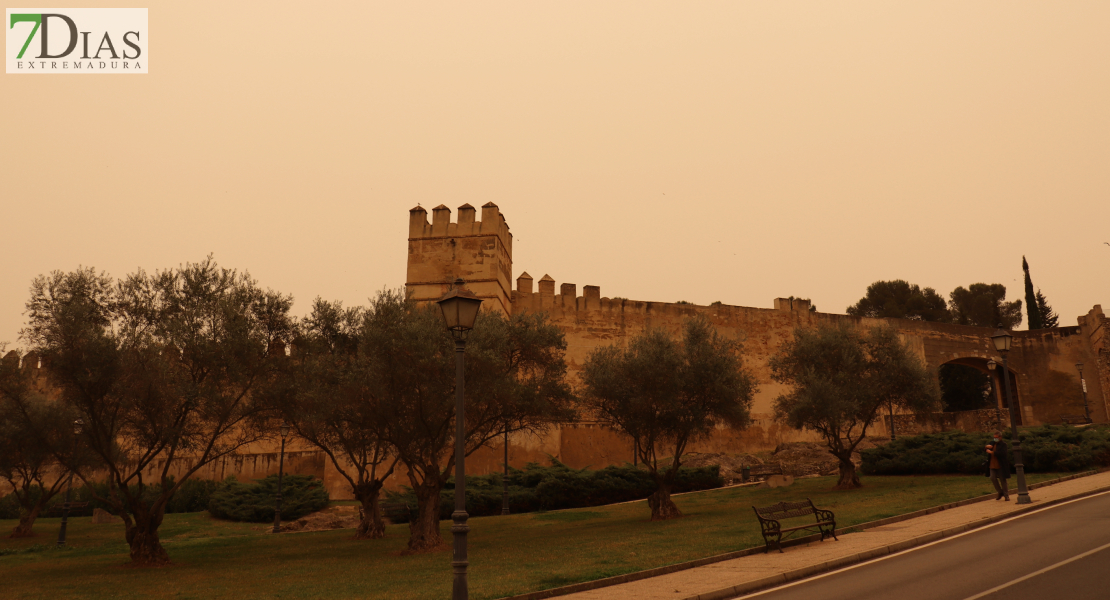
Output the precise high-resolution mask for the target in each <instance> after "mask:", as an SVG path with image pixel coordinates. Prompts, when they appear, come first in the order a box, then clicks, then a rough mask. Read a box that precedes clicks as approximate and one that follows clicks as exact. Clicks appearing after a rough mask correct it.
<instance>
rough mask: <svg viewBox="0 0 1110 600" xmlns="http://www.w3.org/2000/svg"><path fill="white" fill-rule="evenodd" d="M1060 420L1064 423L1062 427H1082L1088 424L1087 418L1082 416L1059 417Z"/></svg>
mask: <svg viewBox="0 0 1110 600" xmlns="http://www.w3.org/2000/svg"><path fill="white" fill-rule="evenodd" d="M1060 420H1061V421H1063V422H1064V425H1083V424H1085V423H1090V421H1088V420H1087V417H1085V416H1083V415H1060Z"/></svg>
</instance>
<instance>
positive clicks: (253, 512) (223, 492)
mask: <svg viewBox="0 0 1110 600" xmlns="http://www.w3.org/2000/svg"><path fill="white" fill-rule="evenodd" d="M277 486H278V476H277V475H270V476H269V477H266V478H265V479H258V480H255V483H238V482H235V481H231V480H229V481H227V482H225V483H224V484H223V485H221V486H220V488H219V489H217V490H216V491H215V493H213V494H212V497H211V499H210V500H209V501H208V512H209V513H211V514H212V516H213V517H216V518H218V519H227V520H229V521H247V522H250V523H269V522H272V521H273V520H274V512H275V506H274V505H275V501H276V497H277ZM281 498H282V500H281V518H282V519H283V520H287V521H293V520H296V519H299V518H301V517H303V516H305V515H307V514H308V513H312V512H316V511H318V510H323V509H325V508H327V506H328V501H329V500H330V498H329V497H328V492H327V490H326V489H324V482H322V481H320V480H319V479H316V478H315V477H312V476H311V475H286V476H285V478H284V479H283V480H282V485H281Z"/></svg>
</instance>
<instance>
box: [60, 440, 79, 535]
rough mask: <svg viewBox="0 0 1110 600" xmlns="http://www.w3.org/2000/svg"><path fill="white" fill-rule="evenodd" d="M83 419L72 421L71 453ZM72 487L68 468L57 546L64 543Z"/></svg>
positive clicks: (74, 447) (75, 450)
mask: <svg viewBox="0 0 1110 600" xmlns="http://www.w3.org/2000/svg"><path fill="white" fill-rule="evenodd" d="M84 424H85V423H84V421H82V420H81V419H77V420H76V421H74V422H73V453H74V454H77V436H79V435H81V426H82V425H84ZM72 489H73V469H70V470H69V480H68V481H66V499H65V502H63V503H62V526H61V528H60V529H58V547H59V548H61V547H63V546H65V545H66V525H67V523H68V521H69V492H70V490H72Z"/></svg>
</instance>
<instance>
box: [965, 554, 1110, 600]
mask: <svg viewBox="0 0 1110 600" xmlns="http://www.w3.org/2000/svg"><path fill="white" fill-rule="evenodd" d="M1107 548H1110V544H1105V545H1102V546H1099V547H1098V548H1095V549H1094V550H1088V551H1086V552H1084V553H1083V554H1080V555H1078V556H1073V557H1071V558H1069V559H1067V560H1062V561H1060V562H1058V563H1056V564H1054V565H1052V566H1049V567H1045V568H1043V569H1041V570H1040V571H1034V572H1032V573H1030V574H1028V575H1026V576H1025V577H1018V578H1017V579H1015V580H1013V581H1008V582H1006V583H1003V584H1002V585H1000V586H998V587H994V588H991V589H989V590H987V591H985V592H980V593H978V594H975V595H974V596H968V597H967V598H964V600H976V598H982V597H984V596H989V595H991V594H993V593H995V592H997V591H999V590H1004V589H1006V588H1008V587H1010V586H1011V585H1014V584H1017V583H1021V582H1023V581H1025V580H1026V579H1032V578H1034V577H1036V576H1037V575H1043V574H1045V573H1048V572H1049V571H1051V570H1053V569H1056V568H1058V567H1062V566H1064V565H1066V564H1068V563H1070V562H1075V561H1077V560H1079V559H1081V558H1086V557H1088V556H1090V555H1092V554H1094V553H1096V552H1102V551H1103V550H1105V549H1107Z"/></svg>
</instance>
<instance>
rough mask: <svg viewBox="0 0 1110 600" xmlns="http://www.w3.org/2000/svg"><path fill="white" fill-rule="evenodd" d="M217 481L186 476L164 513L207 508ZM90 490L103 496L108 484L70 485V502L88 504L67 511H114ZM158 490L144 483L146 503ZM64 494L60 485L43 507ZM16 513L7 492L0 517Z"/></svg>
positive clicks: (73, 513) (77, 514)
mask: <svg viewBox="0 0 1110 600" xmlns="http://www.w3.org/2000/svg"><path fill="white" fill-rule="evenodd" d="M171 480H172V478H171ZM221 485H223V484H222V483H221V482H219V481H213V480H210V479H189V480H187V481H186V482H185V483H184V484H182V485H181V487H180V488H178V490H177V491H176V492H174V495H173V496H171V497H170V501H169V503H168V504H167V505H166V513H186V512H200V511H203V510H207V509H208V500H209V497H210V496H211V495H212V493H213V492H215V491H216V489H218V488H219V487H220V486H221ZM38 489H39V488H38V486H35V492H32V493H36V492H37V491H38ZM132 489H137V486H132ZM93 492H95V493H96V494H97V495H99V496H101V497H103V498H106V497H108V484H107V483H93V484H92V486H91V487H90V486H88V485H80V486H77V487H74V488H73V491H71V492H70V500H72V501H73V502H88V506H85V507H83V508H74V509H70V512H69V514H70V515H71V516H75V517H85V516H90V515H92V512H93V509H94V508H100V509H104V510H106V511H108V512H111V513H115V512H116V510H115V509H114V508H112V507H111V506H109V505H108V504H106V503H104V502H101V501H99V500H96V499H94V498H93ZM161 493H162V486H161V484H154V485H148V486H147V487H146V489H145V490H144V491H143V499H144V500H146V501H147V502H148V503H149V502H153V501H154V498H155V497H156V496H158V494H161ZM65 495H66V493H65V488H62V492H61V493H59V494H58V495H56V496H54V497H53V498H51V499H50V501H49V502H47V503H46V510H47V511H49V510H51V509H53V508H60V507H61V506H62V504H63V503H64V502H65ZM19 513H20V506H19V499H17V498H16V497H15V494H8V495H6V496H4V497H2V498H0V519H18V518H19ZM39 516H43V517H46V516H57V513H47V512H44V513H43V514H41V515H39Z"/></svg>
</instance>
